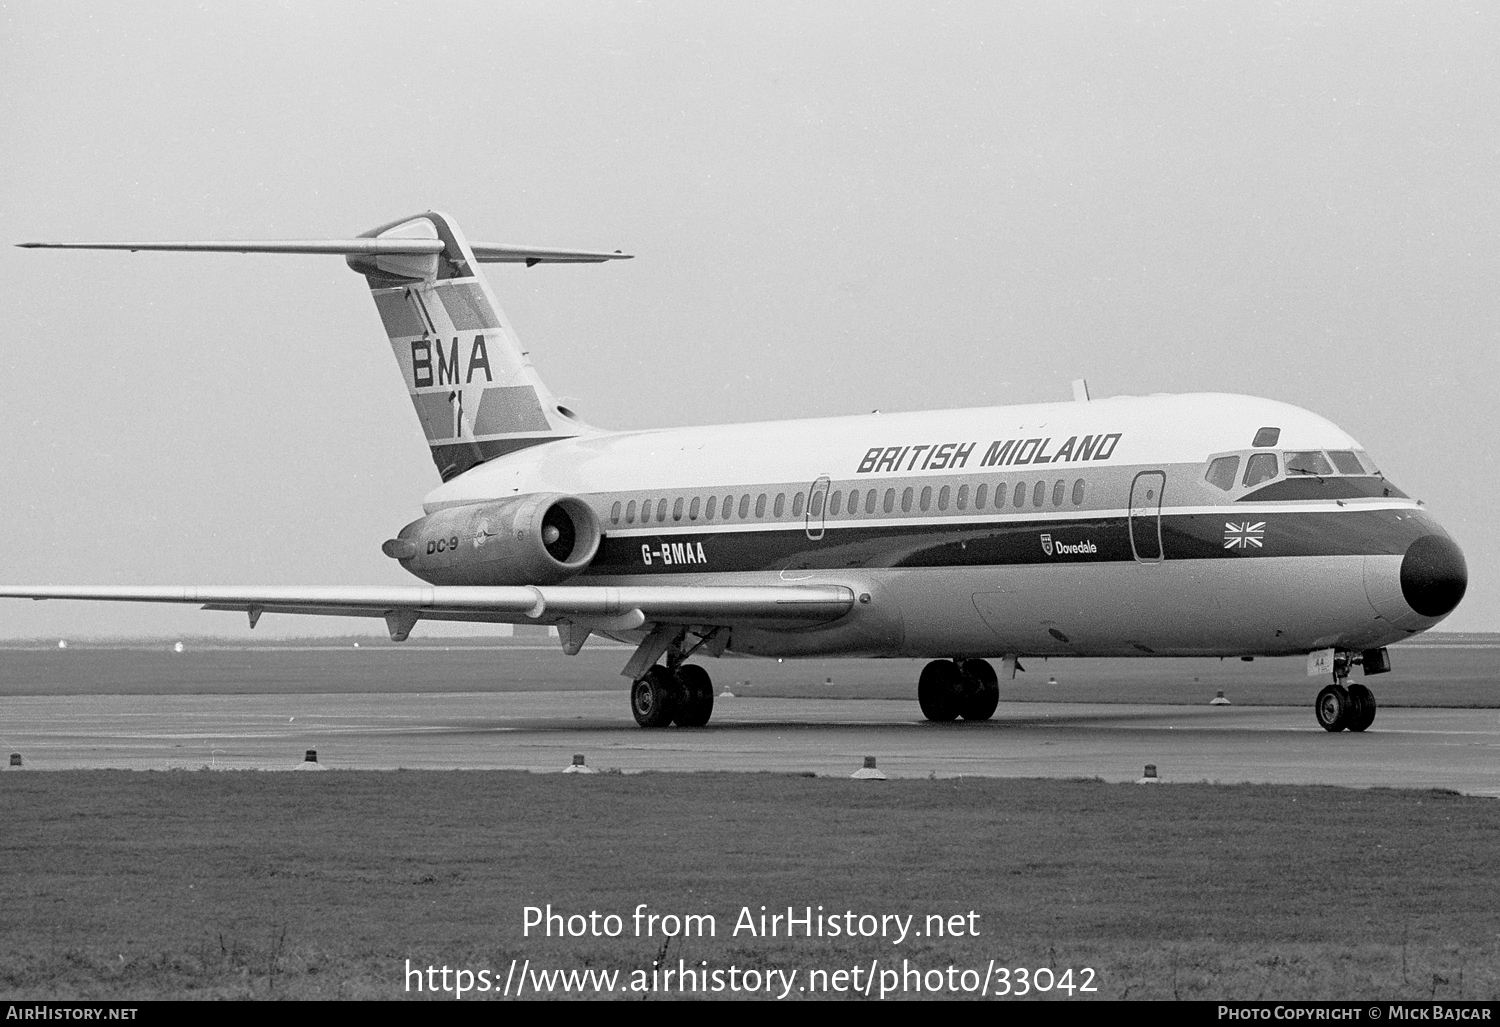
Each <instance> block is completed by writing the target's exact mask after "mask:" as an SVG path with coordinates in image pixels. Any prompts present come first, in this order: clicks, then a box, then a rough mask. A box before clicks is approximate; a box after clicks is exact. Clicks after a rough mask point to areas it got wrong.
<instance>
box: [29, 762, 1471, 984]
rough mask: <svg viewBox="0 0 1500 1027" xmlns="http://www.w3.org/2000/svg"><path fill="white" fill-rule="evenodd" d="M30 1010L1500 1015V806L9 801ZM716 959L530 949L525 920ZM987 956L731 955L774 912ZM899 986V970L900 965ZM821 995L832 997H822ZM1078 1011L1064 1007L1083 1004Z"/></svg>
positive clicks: (1008, 790) (768, 798) (218, 789)
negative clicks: (470, 972) (137, 1005)
mask: <svg viewBox="0 0 1500 1027" xmlns="http://www.w3.org/2000/svg"><path fill="white" fill-rule="evenodd" d="M0 823H3V824H4V831H3V834H0V860H3V863H4V867H5V872H4V874H3V875H0V909H3V910H4V918H3V922H0V996H3V997H6V998H26V999H39V998H45V997H56V998H85V997H87V998H153V997H190V996H201V997H235V996H240V997H248V996H255V997H281V996H286V997H306V998H324V997H326V998H333V997H361V998H394V997H402V996H404V995H406V994H407V992H405V991H404V990H403V980H404V978H403V975H402V970H403V968H404V966H405V963H404V961H405V960H407V959H410V960H411V961H412V962H413V963H414V964H417V965H422V966H425V965H427V964H434V965H437V966H443V965H447V966H450V967H468V968H470V969H479V968H490V969H492V970H495V971H498V977H497V978H496V980H497V981H498V980H499V978H502V977H504V976H505V969H506V968H507V967H508V966H509V965H510V961H511V960H512V958H515V959H518V960H524V959H530V960H532V964H533V966H540V967H547V968H559V969H570V968H578V967H583V966H589V967H593V968H610V967H614V968H619V969H624V970H629V969H632V968H638V967H644V968H647V969H649V968H650V966H651V963H652V960H654V959H659V958H660V959H661V960H662V961H663V963H664V964H668V965H673V966H675V965H677V960H678V959H684V960H686V962H687V964H688V965H690V966H691V965H698V964H699V963H700V961H707V964H708V966H709V967H726V966H728V965H729V964H730V963H734V964H736V965H737V966H738V967H740V968H741V969H743V968H746V967H753V968H760V969H765V968H771V967H780V968H785V969H797V970H799V971H800V972H805V971H807V970H808V969H813V968H819V967H821V968H824V969H832V970H837V969H839V968H848V967H850V966H851V965H853V964H854V963H856V962H859V963H861V964H863V965H868V964H869V962H870V961H871V960H872V959H873V960H880V961H881V964H882V967H884V966H885V965H895V963H898V962H899V960H900V959H901V958H903V957H904V958H906V959H908V960H910V961H911V962H912V964H914V965H917V966H919V967H922V968H924V969H925V968H943V967H946V966H948V965H950V964H953V965H957V966H958V967H960V968H965V967H972V968H976V969H978V970H979V971H981V972H983V971H984V970H985V968H986V966H987V964H988V962H989V961H990V960H991V959H994V960H996V961H997V963H996V965H998V966H1009V967H1020V966H1024V967H1030V968H1036V967H1050V968H1053V969H1054V970H1055V971H1057V972H1059V973H1060V972H1061V971H1062V969H1064V968H1067V967H1072V968H1075V970H1077V969H1081V968H1082V967H1091V968H1093V969H1094V970H1095V971H1096V972H1097V978H1096V981H1095V983H1096V984H1097V986H1098V988H1099V991H1098V995H1099V996H1100V997H1106V998H1119V997H1129V998H1171V997H1182V998H1211V999H1217V998H1231V997H1232V998H1244V999H1254V998H1257V997H1259V998H1278V999H1290V998H1320V997H1323V998H1376V997H1378V998H1398V997H1399V998H1414V999H1416V998H1431V997H1438V998H1444V997H1447V998H1458V997H1465V998H1488V999H1494V998H1496V997H1497V996H1500V961H1497V956H1500V863H1497V861H1496V860H1495V858H1494V856H1495V851H1496V847H1497V842H1500V804H1497V803H1495V802H1494V801H1493V800H1485V799H1475V798H1466V797H1461V796H1457V795H1453V794H1450V793H1440V792H1398V791H1385V790H1379V789H1377V790H1371V791H1351V790H1344V789H1334V788H1294V787H1267V786H1255V787H1251V786H1244V787H1211V786H1197V785H1173V786H1160V787H1155V788H1150V787H1137V786H1134V785H1106V784H1101V783H1098V782H1091V781H1073V782H1067V781H1034V780H990V779H959V780H945V781H920V780H919V781H889V782H884V783H868V782H855V781H847V780H830V779H809V778H801V777H782V776H768V775H746V774H696V775H680V776H678V775H651V774H647V775H639V776H632V777H618V776H607V775H600V776H594V777H581V776H578V777H569V776H557V775H552V776H534V775H527V774H512V773H416V772H389V773H340V772H329V773H324V774H256V773H249V772H246V773H211V772H202V773H187V772H177V773H137V774H128V773H116V772H105V771H98V772H82V771H80V772H59V773H50V774H28V773H24V772H23V773H11V774H4V775H3V776H0ZM643 902H644V903H648V904H649V906H650V909H652V910H654V911H657V912H661V913H669V912H670V913H678V914H685V913H698V914H703V913H711V914H713V915H715V916H716V918H717V924H718V935H717V937H715V938H712V939H709V938H703V939H698V938H694V939H691V940H678V941H675V942H667V943H666V944H665V945H664V944H663V940H662V939H661V938H660V937H656V938H642V939H636V938H632V937H621V938H617V939H608V938H604V939H593V938H581V939H557V938H553V939H551V940H547V939H544V938H535V937H533V938H530V939H526V938H523V937H522V934H521V926H522V908H523V907H524V906H526V905H528V904H534V905H545V904H547V903H551V904H552V905H553V907H554V908H556V909H559V910H563V911H567V912H579V913H585V914H586V913H588V912H589V911H590V910H599V911H600V912H601V913H608V912H613V913H618V914H620V915H622V916H624V917H626V920H625V922H626V924H627V932H626V933H627V934H628V933H629V930H628V924H629V922H630V921H629V913H630V912H631V911H632V910H633V909H634V908H635V906H636V905H637V904H638V903H643ZM762 904H764V905H766V906H768V907H771V908H772V909H773V910H775V909H777V908H779V907H785V906H787V905H792V906H796V907H799V908H800V907H802V906H805V905H813V906H817V905H819V904H821V905H823V906H824V907H825V909H826V910H829V911H843V910H846V909H847V910H853V911H855V912H856V913H857V914H858V913H873V914H886V913H896V914H903V915H904V914H915V915H916V918H917V919H916V923H918V924H921V923H922V922H924V917H925V916H927V915H929V914H943V915H945V916H946V915H950V914H963V913H967V912H968V911H969V910H973V911H976V912H977V913H978V914H979V919H978V920H977V921H975V922H976V923H977V925H978V927H979V929H980V934H979V936H978V937H963V938H943V939H937V938H909V939H908V940H907V941H906V942H905V943H904V944H902V945H899V946H898V945H893V944H892V943H891V942H890V941H889V940H887V941H884V942H882V941H880V940H878V939H869V940H866V939H859V940H855V941H853V942H850V941H847V940H844V939H839V940H837V941H834V940H830V939H827V938H824V939H816V938H814V939H804V938H800V937H799V938H796V939H793V940H787V939H785V938H779V939H761V938H750V937H746V936H741V937H738V938H734V937H729V936H728V935H729V933H730V929H731V927H732V925H733V922H734V920H735V916H736V914H737V913H738V911H739V909H740V908H741V907H742V906H749V907H751V909H752V910H756V911H758V907H759V906H760V905H762ZM887 961H893V962H890V963H889V964H888V963H887ZM799 980H805V978H799ZM1054 997H1055V995H1054Z"/></svg>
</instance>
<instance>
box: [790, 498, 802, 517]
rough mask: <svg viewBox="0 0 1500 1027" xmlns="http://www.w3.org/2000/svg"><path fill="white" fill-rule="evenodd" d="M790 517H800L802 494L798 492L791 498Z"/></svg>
mask: <svg viewBox="0 0 1500 1027" xmlns="http://www.w3.org/2000/svg"><path fill="white" fill-rule="evenodd" d="M792 516H793V517H801V516H802V493H800V492H799V493H797V494H796V495H795V496H793V497H792Z"/></svg>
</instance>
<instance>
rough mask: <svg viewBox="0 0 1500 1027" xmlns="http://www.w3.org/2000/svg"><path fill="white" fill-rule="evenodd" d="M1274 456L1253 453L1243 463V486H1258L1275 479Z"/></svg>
mask: <svg viewBox="0 0 1500 1027" xmlns="http://www.w3.org/2000/svg"><path fill="white" fill-rule="evenodd" d="M1276 466H1277V465H1276V454H1275V453H1253V454H1251V456H1250V459H1249V460H1248V461H1246V463H1245V484H1246V485H1259V484H1260V483H1261V482H1263V481H1270V480H1271V479H1272V478H1274V477H1276Z"/></svg>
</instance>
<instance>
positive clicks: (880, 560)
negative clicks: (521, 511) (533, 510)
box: [589, 509, 1456, 575]
mask: <svg viewBox="0 0 1500 1027" xmlns="http://www.w3.org/2000/svg"><path fill="white" fill-rule="evenodd" d="M1228 512H1229V514H1231V516H1229V517H1226V516H1225V515H1224V514H1215V515H1208V514H1179V515H1168V516H1164V517H1162V519H1161V520H1162V545H1163V549H1164V552H1165V556H1166V559H1167V560H1168V561H1171V560H1256V559H1265V558H1267V557H1285V556H1365V555H1393V556H1399V555H1401V554H1403V553H1405V552H1406V551H1407V549H1408V547H1409V546H1411V544H1412V543H1413V542H1415V541H1416V540H1418V539H1419V538H1421V537H1423V536H1426V535H1433V536H1438V537H1440V538H1442V539H1443V540H1444V541H1446V536H1443V535H1442V529H1441V528H1438V527H1437V525H1436V524H1435V523H1434V522H1433V521H1432V519H1431V518H1429V517H1427V515H1426V514H1423V513H1421V512H1418V511H1411V510H1350V511H1336V512H1328V513H1322V512H1318V513H1314V512H1303V513H1292V512H1288V513H1277V514H1255V515H1251V519H1241V518H1242V516H1243V515H1239V513H1238V511H1235V510H1232V509H1231V510H1230V511H1228ZM1043 535H1047V536H1049V538H1048V539H1046V540H1044V539H1043V538H1042V536H1043ZM1256 541H1258V542H1259V543H1260V544H1259V545H1256V544H1255V542H1256ZM689 542H690V543H692V545H693V549H692V551H691V553H689V552H688V550H687V549H686V545H685V544H686V543H689ZM1229 542H1233V543H1234V544H1233V545H1227V543H1229ZM674 543H679V544H684V549H683V552H682V559H680V560H679V559H677V558H676V556H675V555H674V553H675V550H674V549H673V544H674ZM1045 543H1050V544H1051V547H1052V548H1051V551H1050V553H1049V551H1048V550H1047V548H1046V544H1045ZM1448 544H1449V545H1451V543H1448ZM643 546H644V547H646V549H647V551H648V552H649V553H650V554H651V562H650V563H649V564H648V563H647V562H646V559H645V557H644V556H643V553H642V547H643ZM663 546H665V547H666V550H665V553H663V548H662V547H663ZM699 546H701V547H702V552H703V558H702V559H701V560H700V559H698V558H697V553H698V547H699ZM1455 548H1456V547H1455ZM1134 559H1135V556H1134V554H1133V552H1132V551H1131V547H1130V528H1129V521H1128V519H1127V518H1125V517H1106V518H1097V519H1090V520H1056V521H1047V520H1040V519H1039V520H1033V521H1025V522H1015V521H1011V522H1005V523H999V524H974V523H969V524H964V523H955V524H939V525H909V526H908V525H891V526H881V527H868V528H865V527H859V526H852V527H830V528H828V529H827V531H826V533H825V534H824V536H823V538H822V539H821V540H818V541H813V540H811V539H809V538H808V537H807V533H806V531H805V530H804V529H803V528H802V527H801V526H800V525H798V526H787V527H786V528H785V529H778V530H771V531H731V532H722V533H712V534H710V533H705V532H694V531H690V530H689V531H681V532H676V531H674V532H667V533H663V534H660V535H639V536H630V537H628V538H620V537H618V536H615V537H611V536H610V535H609V533H608V531H606V533H605V538H604V541H603V542H602V543H601V544H600V547H599V555H598V556H597V557H596V558H595V560H594V562H593V564H592V565H591V566H590V568H589V573H590V574H601V575H616V574H643V573H662V574H673V573H678V574H683V573H687V574H691V573H703V572H705V571H715V572H731V571H765V570H781V569H792V570H841V569H849V568H863V567H994V566H1029V565H1036V564H1056V565H1065V564H1093V563H1121V562H1133V561H1134Z"/></svg>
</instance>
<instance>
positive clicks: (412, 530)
mask: <svg viewBox="0 0 1500 1027" xmlns="http://www.w3.org/2000/svg"><path fill="white" fill-rule="evenodd" d="M601 537H602V532H601V531H600V528H599V518H598V517H596V516H595V515H594V511H593V510H592V509H591V508H590V507H589V505H588V504H587V503H585V502H584V501H583V500H581V499H578V498H577V497H575V496H564V495H560V494H558V493H555V492H554V493H539V494H537V495H531V496H517V497H516V498H515V499H505V500H501V501H499V502H496V503H480V504H476V505H474V506H461V507H454V508H453V509H450V510H439V511H438V512H437V513H434V514H428V515H427V516H426V517H423V518H422V519H421V520H416V521H412V522H411V523H410V524H408V525H407V526H406V527H404V528H402V529H401V534H400V535H399V536H397V537H396V538H393V539H391V540H390V541H389V542H387V543H386V544H385V545H384V546H382V547H381V548H382V550H383V551H384V552H385V555H387V556H389V557H391V558H393V559H396V560H400V561H401V566H403V567H405V568H406V569H407V570H409V571H411V572H412V573H413V574H415V575H416V576H417V577H419V578H421V579H422V580H423V581H426V582H430V583H431V584H434V585H555V584H557V583H558V582H560V581H566V580H567V579H568V578H571V577H572V576H573V575H575V574H577V573H578V572H579V571H581V570H583V569H584V568H585V567H587V566H588V565H589V563H590V561H592V560H593V559H594V554H595V553H597V552H598V551H599V540H600V538H601Z"/></svg>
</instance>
